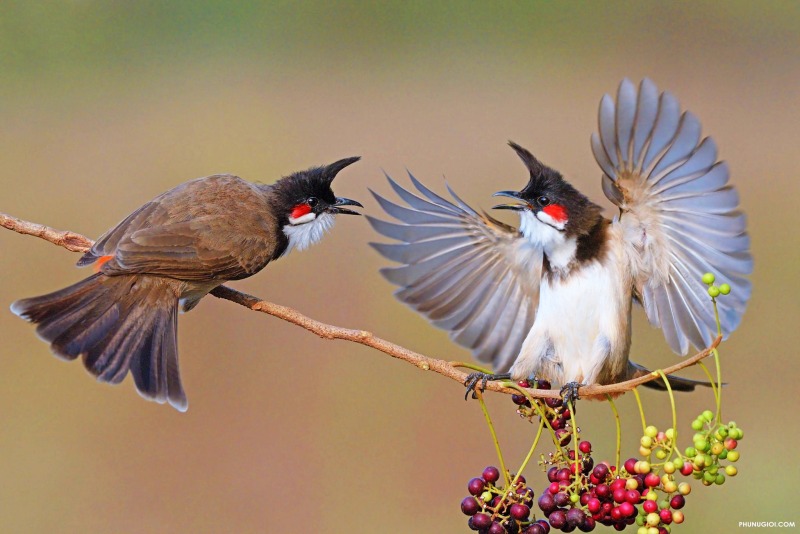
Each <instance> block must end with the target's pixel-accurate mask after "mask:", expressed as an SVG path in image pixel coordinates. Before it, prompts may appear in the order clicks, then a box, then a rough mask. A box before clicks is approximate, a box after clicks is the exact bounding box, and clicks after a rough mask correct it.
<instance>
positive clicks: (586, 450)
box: [578, 441, 592, 454]
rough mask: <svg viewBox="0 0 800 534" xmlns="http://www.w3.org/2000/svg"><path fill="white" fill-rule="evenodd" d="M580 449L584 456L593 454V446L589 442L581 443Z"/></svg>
mask: <svg viewBox="0 0 800 534" xmlns="http://www.w3.org/2000/svg"><path fill="white" fill-rule="evenodd" d="M578 449H580V451H581V452H582V453H583V454H589V453H590V452H592V444H591V442H589V441H581V443H580V445H578Z"/></svg>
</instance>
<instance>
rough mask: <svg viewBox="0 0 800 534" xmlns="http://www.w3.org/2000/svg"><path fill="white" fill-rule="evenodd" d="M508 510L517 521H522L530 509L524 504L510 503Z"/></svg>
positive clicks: (526, 517)
mask: <svg viewBox="0 0 800 534" xmlns="http://www.w3.org/2000/svg"><path fill="white" fill-rule="evenodd" d="M509 512H510V513H511V517H513V518H514V519H516V520H517V521H524V520H526V519H528V516H529V515H531V509H530V508H528V507H527V506H525V505H524V504H516V503H515V504H512V505H511V509H510V510H509Z"/></svg>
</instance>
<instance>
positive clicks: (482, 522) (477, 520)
mask: <svg viewBox="0 0 800 534" xmlns="http://www.w3.org/2000/svg"><path fill="white" fill-rule="evenodd" d="M472 524H473V525H475V526H476V527H478V530H481V529H488V528H489V526H490V525H491V524H492V517H491V516H490V515H488V514H483V513H481V514H475V515H474V516H472Z"/></svg>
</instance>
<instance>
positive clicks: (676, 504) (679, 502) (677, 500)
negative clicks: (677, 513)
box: [669, 494, 686, 510]
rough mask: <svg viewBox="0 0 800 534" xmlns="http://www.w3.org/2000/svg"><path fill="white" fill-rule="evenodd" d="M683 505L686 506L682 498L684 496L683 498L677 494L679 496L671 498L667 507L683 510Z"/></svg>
mask: <svg viewBox="0 0 800 534" xmlns="http://www.w3.org/2000/svg"><path fill="white" fill-rule="evenodd" d="M685 504H686V499H685V498H684V496H683V495H680V494H679V495H675V496H674V497H673V498H672V499H671V500H670V501H669V505H670V506H671V507H673V508H675V509H676V510H680V509H681V508H683V507H684V505H685Z"/></svg>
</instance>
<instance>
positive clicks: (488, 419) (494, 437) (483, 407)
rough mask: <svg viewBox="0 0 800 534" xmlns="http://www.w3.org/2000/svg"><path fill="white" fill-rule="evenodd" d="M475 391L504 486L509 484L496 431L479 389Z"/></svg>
mask: <svg viewBox="0 0 800 534" xmlns="http://www.w3.org/2000/svg"><path fill="white" fill-rule="evenodd" d="M475 393H476V394H477V396H478V402H479V403H480V405H481V410H483V416H484V417H485V418H486V424H487V425H489V432H491V434H492V441H494V448H495V450H496V451H497V458H498V460H499V461H500V471H501V472H502V473H503V480H504V481H505V483H506V486H508V484H509V482H510V481H509V479H508V471H507V470H506V463H505V461H504V460H503V453H502V452H501V451H500V442H499V441H498V440H497V433H496V432H495V431H494V425H493V424H492V418H491V417H489V410H487V409H486V402H484V400H483V393H482V392H480V391H479V390H477V389H476V390H475Z"/></svg>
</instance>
